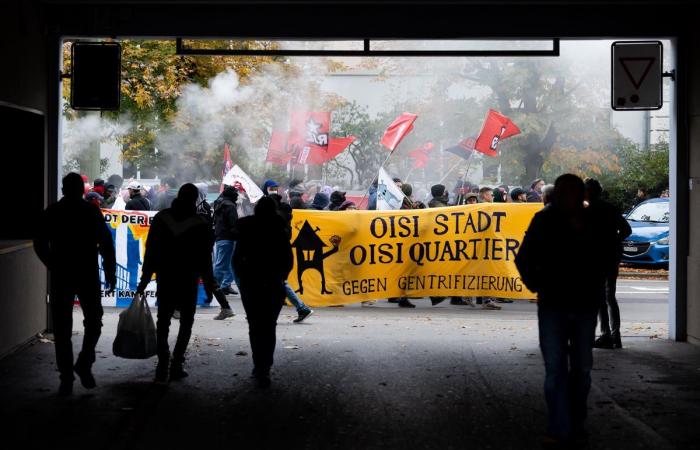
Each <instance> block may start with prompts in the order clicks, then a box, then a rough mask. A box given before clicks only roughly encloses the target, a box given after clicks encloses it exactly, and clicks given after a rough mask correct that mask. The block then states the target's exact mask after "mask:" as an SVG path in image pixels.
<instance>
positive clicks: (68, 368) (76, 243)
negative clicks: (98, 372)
mask: <svg viewBox="0 0 700 450" xmlns="http://www.w3.org/2000/svg"><path fill="white" fill-rule="evenodd" d="M83 192H84V184H83V179H82V177H81V176H80V175H78V174H77V173H69V174H68V175H66V176H65V177H64V178H63V198H62V199H61V200H59V201H58V202H57V203H54V204H52V205H50V206H49V207H48V208H46V210H45V211H44V213H43V217H42V219H41V221H40V224H41V226H39V227H38V229H39V231H38V233H37V236H36V238H35V239H34V249H35V251H36V254H37V256H39V259H41V262H43V263H44V265H46V267H47V268H48V269H49V273H50V274H51V280H50V286H49V291H50V306H51V318H52V320H53V329H54V338H55V341H56V366H57V367H58V371H59V372H60V374H61V375H60V377H61V386H60V388H59V393H60V394H62V395H69V394H70V393H72V392H73V380H74V379H75V378H74V377H73V371H75V373H76V374H77V375H78V376H79V377H80V381H81V383H82V385H83V386H85V387H86V388H88V389H91V388H94V387H95V385H96V383H95V378H94V377H93V376H92V372H91V370H92V364H93V363H94V362H95V346H96V345H97V341H98V340H99V338H100V333H101V331H102V313H103V311H102V293H101V292H100V274H99V268H98V265H97V254H98V252H99V254H100V255H102V267H103V268H104V273H105V280H106V284H107V285H108V291H109V292H110V293H111V292H114V286H115V284H116V258H115V254H114V243H113V241H112V233H110V231H109V229H108V228H107V224H106V223H105V220H104V217H103V216H102V213H101V212H100V210H99V209H98V208H97V207H96V206H95V205H92V204H90V203H88V202H86V201H85V200H83ZM76 295H77V296H78V299H79V300H80V306H81V309H82V310H83V317H84V321H83V324H84V326H85V336H84V337H83V348H82V350H81V351H80V354H79V355H78V359H77V361H76V363H75V366H73V344H72V342H71V335H72V333H73V301H74V299H75V296H76Z"/></svg>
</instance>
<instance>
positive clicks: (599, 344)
mask: <svg viewBox="0 0 700 450" xmlns="http://www.w3.org/2000/svg"><path fill="white" fill-rule="evenodd" d="M593 347H594V348H605V349H613V348H615V346H614V343H613V338H612V337H611V336H609V335H607V334H604V335H602V336H600V337H599V338H598V339H596V340H595V342H594V343H593Z"/></svg>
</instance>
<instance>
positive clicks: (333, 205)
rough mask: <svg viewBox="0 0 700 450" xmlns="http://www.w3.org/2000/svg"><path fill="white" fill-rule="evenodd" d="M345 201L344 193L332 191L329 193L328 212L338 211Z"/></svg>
mask: <svg viewBox="0 0 700 450" xmlns="http://www.w3.org/2000/svg"><path fill="white" fill-rule="evenodd" d="M345 200H346V199H345V192H343V191H333V192H332V193H331V202H330V204H329V205H328V210H329V211H338V208H340V205H342V204H343V202H344V201H345Z"/></svg>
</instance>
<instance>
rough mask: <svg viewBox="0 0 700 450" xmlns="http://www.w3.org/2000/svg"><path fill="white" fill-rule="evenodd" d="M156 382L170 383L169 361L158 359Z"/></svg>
mask: <svg viewBox="0 0 700 450" xmlns="http://www.w3.org/2000/svg"><path fill="white" fill-rule="evenodd" d="M153 381H154V382H155V383H156V384H168V362H167V361H163V362H161V361H158V365H157V366H156V378H155V380H153Z"/></svg>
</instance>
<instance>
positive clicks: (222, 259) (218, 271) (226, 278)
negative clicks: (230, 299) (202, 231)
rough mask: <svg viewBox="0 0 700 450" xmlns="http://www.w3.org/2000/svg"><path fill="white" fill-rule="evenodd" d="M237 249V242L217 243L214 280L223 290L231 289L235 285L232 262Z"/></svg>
mask: <svg viewBox="0 0 700 450" xmlns="http://www.w3.org/2000/svg"><path fill="white" fill-rule="evenodd" d="M235 248H236V241H227V240H221V241H216V244H215V246H214V249H215V250H214V258H215V261H214V279H215V280H216V282H217V283H218V284H219V287H220V288H221V289H226V288H229V287H231V283H233V280H234V274H233V265H232V260H233V251H234V250H235Z"/></svg>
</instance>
